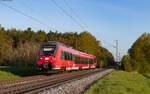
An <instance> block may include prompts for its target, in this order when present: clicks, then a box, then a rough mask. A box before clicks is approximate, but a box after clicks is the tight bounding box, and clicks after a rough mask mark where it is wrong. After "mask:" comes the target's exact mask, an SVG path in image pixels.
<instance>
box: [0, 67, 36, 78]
mask: <svg viewBox="0 0 150 94" xmlns="http://www.w3.org/2000/svg"><path fill="white" fill-rule="evenodd" d="M36 74H37V71H36V69H35V68H30V67H9V66H0V80H5V79H12V78H20V77H24V76H31V75H36Z"/></svg>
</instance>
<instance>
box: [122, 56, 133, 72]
mask: <svg viewBox="0 0 150 94" xmlns="http://www.w3.org/2000/svg"><path fill="white" fill-rule="evenodd" d="M121 67H122V69H123V70H125V71H131V70H132V66H131V58H130V56H127V55H125V56H123V58H122V60H121Z"/></svg>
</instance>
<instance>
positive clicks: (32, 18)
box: [0, 2, 56, 30]
mask: <svg viewBox="0 0 150 94" xmlns="http://www.w3.org/2000/svg"><path fill="white" fill-rule="evenodd" d="M0 4H1V5H3V6H5V7H7V8H9V9H11V10H13V11H15V12H17V13H19V14H21V15H23V16H25V17H27V18H29V19H31V20H33V21H35V22H37V23H39V24H41V25H43V26H46V27H48V28H49V29H52V30H56V29H54V28H52V27H50V26H49V25H48V24H45V23H43V22H42V21H40V20H38V19H37V18H34V17H33V16H30V15H27V14H25V13H24V12H22V11H21V10H18V9H16V8H14V7H12V6H10V5H7V4H6V3H2V2H0Z"/></svg>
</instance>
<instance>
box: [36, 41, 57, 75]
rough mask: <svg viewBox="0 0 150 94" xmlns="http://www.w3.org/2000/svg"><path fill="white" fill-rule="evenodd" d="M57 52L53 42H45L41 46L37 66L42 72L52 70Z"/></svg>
mask: <svg viewBox="0 0 150 94" xmlns="http://www.w3.org/2000/svg"><path fill="white" fill-rule="evenodd" d="M55 52H56V45H55V44H54V43H51V42H45V43H43V44H42V45H41V46H40V51H39V53H38V57H37V63H36V64H37V66H38V70H40V71H43V72H44V71H48V70H52V67H53V63H54V60H53V59H54V58H55Z"/></svg>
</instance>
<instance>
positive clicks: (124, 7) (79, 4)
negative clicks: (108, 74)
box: [0, 0, 150, 56]
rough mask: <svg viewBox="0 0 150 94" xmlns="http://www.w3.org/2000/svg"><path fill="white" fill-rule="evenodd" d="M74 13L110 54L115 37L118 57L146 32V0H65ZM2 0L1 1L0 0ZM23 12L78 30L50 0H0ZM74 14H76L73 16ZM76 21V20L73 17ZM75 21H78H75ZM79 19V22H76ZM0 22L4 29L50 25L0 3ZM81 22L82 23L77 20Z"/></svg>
mask: <svg viewBox="0 0 150 94" xmlns="http://www.w3.org/2000/svg"><path fill="white" fill-rule="evenodd" d="M55 1H56V2H57V3H58V4H59V5H60V6H61V7H63V8H64V9H65V10H66V11H68V13H70V15H72V16H74V15H73V13H72V12H71V11H69V8H68V7H67V6H66V5H65V3H64V0H55ZM66 1H67V2H68V4H69V5H70V6H71V7H72V8H73V10H74V11H75V13H76V14H78V15H79V16H80V18H82V20H83V22H84V23H86V24H87V25H88V27H86V26H85V29H86V30H87V31H89V32H90V33H91V34H93V35H94V36H95V37H96V38H97V39H98V40H100V41H102V45H103V46H104V47H106V48H108V49H109V50H110V51H111V52H112V53H113V54H114V55H115V49H114V48H113V47H112V46H111V45H115V40H119V52H120V53H121V56H122V55H124V54H126V53H127V50H128V49H129V48H130V47H131V45H132V43H133V42H134V41H135V40H136V39H137V38H138V37H139V36H140V35H141V34H142V33H144V32H149V31H150V11H149V10H150V6H149V4H150V0H66ZM0 2H2V0H0ZM3 3H5V4H8V5H10V6H12V7H14V8H16V9H18V10H20V11H22V12H24V13H25V14H27V15H30V16H33V17H34V18H36V19H39V20H40V21H42V22H43V23H46V24H48V25H49V27H52V28H55V29H57V30H59V31H60V32H68V31H72V32H82V31H83V29H82V28H80V27H79V26H78V25H77V24H76V23H74V22H73V21H72V20H71V19H70V18H69V17H68V16H66V15H65V14H64V13H63V12H62V11H61V10H60V9H59V8H57V7H56V6H55V4H53V3H52V1H51V0H12V1H3ZM74 17H76V16H74ZM77 20H78V19H77ZM78 21H79V20H78ZM79 22H82V21H79ZM0 24H1V25H2V26H3V27H6V28H13V27H14V28H17V29H26V28H27V27H32V28H33V30H39V29H43V30H46V31H47V32H48V31H49V29H50V28H48V27H47V26H44V25H41V24H39V23H37V22H35V21H33V20H31V19H29V18H27V17H24V16H22V15H20V14H18V13H16V12H15V11H13V10H10V9H9V8H7V7H5V6H3V5H1V4H0ZM81 24H82V23H81Z"/></svg>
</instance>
